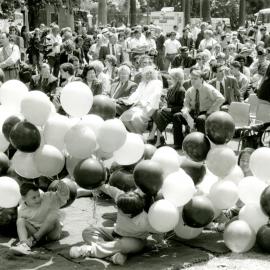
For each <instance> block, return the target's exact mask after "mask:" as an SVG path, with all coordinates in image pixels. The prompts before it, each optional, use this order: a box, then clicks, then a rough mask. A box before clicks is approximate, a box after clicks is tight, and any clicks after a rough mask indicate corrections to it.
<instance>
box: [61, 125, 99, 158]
mask: <svg viewBox="0 0 270 270" xmlns="http://www.w3.org/2000/svg"><path fill="white" fill-rule="evenodd" d="M64 141H65V145H66V149H67V152H68V153H69V154H70V155H71V156H73V157H75V158H81V159H83V158H88V157H90V156H91V155H92V154H93V153H94V152H95V150H96V147H97V143H96V135H95V133H94V132H93V131H92V129H90V128H89V127H87V126H84V125H82V124H77V125H75V126H73V127H72V128H71V129H70V130H68V131H67V133H66V135H65V138H64Z"/></svg>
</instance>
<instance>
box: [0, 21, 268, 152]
mask: <svg viewBox="0 0 270 270" xmlns="http://www.w3.org/2000/svg"><path fill="white" fill-rule="evenodd" d="M199 27H200V28H199ZM0 43H1V46H2V48H1V49H0V68H1V72H0V75H1V76H0V80H1V81H2V82H4V81H6V80H9V79H20V80H21V81H23V82H24V83H26V84H28V85H29V88H30V89H31V90H36V89H38V90H41V91H43V92H45V93H46V94H47V95H48V96H49V97H50V98H51V100H52V101H53V102H54V104H55V105H56V107H57V108H58V110H59V112H61V108H60V104H59V96H60V93H61V88H63V87H64V86H65V85H66V84H67V83H68V82H72V81H78V80H79V81H83V82H84V83H86V84H87V85H88V86H89V87H90V89H91V91H92V92H93V94H94V95H100V94H101V95H106V96H109V97H111V98H112V99H114V100H115V102H116V106H117V117H120V119H121V120H122V121H123V122H124V124H125V125H126V127H127V129H128V130H129V131H132V132H136V133H143V132H144V131H145V130H146V129H147V128H149V127H151V125H149V123H153V124H152V130H151V132H150V134H149V137H148V142H150V143H154V144H156V146H160V145H162V144H164V143H165V140H164V137H163V136H162V132H163V131H164V130H165V129H166V127H167V125H168V124H169V123H173V135H174V147H175V148H181V144H182V141H183V138H184V136H185V134H187V133H189V132H190V130H193V129H194V128H196V129H197V130H199V131H204V122H205V119H206V117H207V116H208V115H209V114H210V113H212V112H214V111H217V110H220V109H221V110H226V109H227V108H228V105H230V103H231V102H233V101H238V102H244V101H245V100H246V99H247V98H248V96H249V95H250V94H251V93H256V94H257V96H258V98H259V99H260V100H261V101H262V102H264V103H266V104H267V103H268V102H270V96H269V94H268V90H267V85H268V81H269V72H270V70H268V66H269V61H270V36H269V35H268V33H267V29H266V27H265V26H263V25H261V26H258V25H249V26H248V27H247V28H244V27H240V28H239V29H238V30H237V31H232V30H231V27H230V26H229V25H226V24H225V23H224V22H219V23H218V24H217V25H216V26H215V27H213V26H212V25H211V24H208V23H205V22H203V23H201V24H200V26H198V25H195V24H194V25H192V26H190V25H187V26H186V27H185V28H184V30H183V31H182V33H179V31H178V27H177V26H175V27H174V30H173V31H171V32H170V33H163V32H162V29H161V27H160V26H158V25H154V24H150V25H147V26H141V25H137V26H134V27H132V28H128V27H125V26H122V27H119V28H115V27H110V26H107V27H100V28H98V29H95V30H93V29H88V28H87V27H85V26H83V27H81V28H80V29H79V31H78V33H76V32H73V31H72V30H71V28H69V27H66V28H63V29H60V28H59V26H58V25H56V24H54V23H52V24H51V25H50V27H46V26H45V25H44V24H42V25H40V28H36V29H35V30H34V31H33V32H31V33H28V32H27V31H26V28H25V27H23V28H22V30H21V33H19V32H18V31H17V29H16V27H14V26H11V27H10V31H9V33H1V34H0Z"/></svg>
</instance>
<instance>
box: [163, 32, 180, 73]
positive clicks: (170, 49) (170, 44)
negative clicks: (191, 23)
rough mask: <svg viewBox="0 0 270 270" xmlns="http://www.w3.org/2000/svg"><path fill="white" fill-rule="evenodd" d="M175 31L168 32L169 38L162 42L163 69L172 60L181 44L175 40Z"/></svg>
mask: <svg viewBox="0 0 270 270" xmlns="http://www.w3.org/2000/svg"><path fill="white" fill-rule="evenodd" d="M175 37H176V35H175V32H171V33H170V38H169V39H167V40H166V41H165V42H164V47H165V62H164V65H165V68H164V69H165V70H168V69H169V67H170V64H171V63H172V62H173V60H174V58H175V56H176V55H177V53H178V49H179V48H180V47H181V44H180V42H179V41H178V40H176V38H175Z"/></svg>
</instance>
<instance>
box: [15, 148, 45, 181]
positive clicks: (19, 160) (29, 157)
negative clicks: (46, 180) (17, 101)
mask: <svg viewBox="0 0 270 270" xmlns="http://www.w3.org/2000/svg"><path fill="white" fill-rule="evenodd" d="M11 164H12V167H13V168H14V170H15V172H16V173H17V174H18V175H20V176H22V177H24V178H29V179H34V178H37V177H40V176H41V173H40V172H39V171H38V169H37V167H36V164H35V160H34V153H24V152H21V151H18V150H17V151H16V153H15V154H14V156H13V158H12V160H11Z"/></svg>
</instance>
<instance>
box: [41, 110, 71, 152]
mask: <svg viewBox="0 0 270 270" xmlns="http://www.w3.org/2000/svg"><path fill="white" fill-rule="evenodd" d="M70 128H71V122H70V120H69V118H67V117H66V116H63V115H60V114H54V115H51V116H50V117H49V119H48V120H47V122H46V124H45V126H44V133H43V134H44V139H45V142H46V144H50V145H53V146H55V147H56V148H58V149H59V150H60V151H62V150H63V149H64V148H65V142H64V137H65V135H66V133H67V131H68V130H69V129H70Z"/></svg>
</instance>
